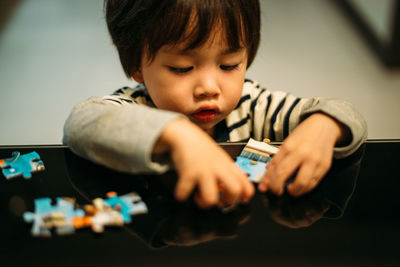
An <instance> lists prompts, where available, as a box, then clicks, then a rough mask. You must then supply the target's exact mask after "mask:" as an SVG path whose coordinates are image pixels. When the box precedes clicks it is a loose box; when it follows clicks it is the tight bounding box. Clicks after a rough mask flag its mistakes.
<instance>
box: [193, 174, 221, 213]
mask: <svg viewBox="0 0 400 267" xmlns="http://www.w3.org/2000/svg"><path fill="white" fill-rule="evenodd" d="M218 199H219V196H218V188H217V184H216V182H215V180H214V179H210V178H208V177H205V178H204V179H200V183H199V193H198V197H197V196H196V202H197V204H198V205H199V206H200V207H202V208H208V207H211V206H213V205H215V204H217V202H218Z"/></svg>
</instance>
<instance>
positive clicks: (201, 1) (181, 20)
mask: <svg viewBox="0 0 400 267" xmlns="http://www.w3.org/2000/svg"><path fill="white" fill-rule="evenodd" d="M166 2H170V1H166ZM172 2H175V5H172V4H169V5H166V7H165V9H164V10H163V13H162V14H157V15H156V16H159V24H158V25H157V26H156V27H154V29H151V30H150V29H149V30H150V32H149V33H150V35H149V36H148V40H147V41H146V43H147V45H148V48H149V52H150V57H151V58H153V57H154V56H155V54H156V52H157V51H158V50H159V49H160V48H161V47H162V46H164V45H171V46H174V45H178V44H179V45H181V44H184V48H183V49H184V50H191V49H195V48H197V47H200V46H202V45H203V44H205V43H206V42H207V41H208V40H210V39H211V38H213V37H214V36H212V35H214V34H219V31H220V30H221V33H222V34H225V41H226V44H227V46H228V47H229V48H230V49H231V50H237V49H239V48H241V47H243V46H244V47H247V40H248V39H247V38H246V36H248V33H246V32H245V29H243V27H242V26H243V22H242V17H243V16H242V14H240V8H239V7H236V6H235V5H234V4H233V3H232V2H234V1H226V0H191V1H187V0H180V1H172ZM226 2H229V3H226Z"/></svg>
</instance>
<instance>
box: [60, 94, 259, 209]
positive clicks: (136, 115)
mask: <svg viewBox="0 0 400 267" xmlns="http://www.w3.org/2000/svg"><path fill="white" fill-rule="evenodd" d="M64 143H65V144H68V145H70V146H71V148H72V149H73V151H74V152H76V153H77V154H79V155H81V156H83V157H85V158H88V159H90V160H92V161H94V162H97V163H100V164H102V165H105V166H108V167H110V168H112V169H117V170H120V171H124V172H131V173H139V172H150V171H151V172H154V171H157V172H160V173H161V172H163V171H166V170H167V169H168V167H169V166H168V165H166V164H164V165H162V164H159V163H156V162H153V161H151V158H152V156H153V155H156V154H167V155H168V156H169V158H170V159H171V160H172V163H173V164H174V167H175V169H176V171H177V173H178V178H179V179H178V182H177V185H176V188H175V196H176V198H177V199H178V200H185V199H186V198H188V196H189V195H190V194H191V193H192V192H193V191H194V190H195V188H197V189H198V194H196V197H195V201H196V203H197V204H198V205H199V206H200V207H209V206H213V205H216V204H217V203H218V201H219V192H218V187H219V185H223V186H224V189H225V192H226V194H227V197H226V199H225V200H226V202H227V204H235V203H237V202H242V201H243V202H247V201H248V200H249V199H250V198H251V197H252V195H253V193H254V188H253V185H252V184H251V182H250V181H249V179H248V178H247V175H246V174H245V173H244V172H242V171H241V170H240V168H239V167H238V166H237V165H236V164H235V163H234V161H233V160H232V159H231V158H230V156H229V155H228V154H227V153H226V152H225V151H224V150H223V149H222V148H221V147H219V146H218V145H217V144H216V143H215V142H214V140H213V139H212V138H211V137H210V136H209V135H207V134H206V133H205V132H204V131H203V130H202V129H200V128H199V127H198V126H196V125H195V124H193V123H191V122H190V121H188V120H187V119H184V118H183V116H182V117H181V116H180V115H177V114H175V113H171V112H165V111H160V110H156V109H152V108H147V107H145V106H141V105H137V104H129V105H113V104H111V103H109V102H107V101H104V100H103V99H99V98H93V99H90V100H88V101H86V102H84V103H82V104H80V105H78V106H76V107H75V108H74V110H73V111H72V113H71V115H70V117H69V118H68V119H67V121H66V123H65V127H64Z"/></svg>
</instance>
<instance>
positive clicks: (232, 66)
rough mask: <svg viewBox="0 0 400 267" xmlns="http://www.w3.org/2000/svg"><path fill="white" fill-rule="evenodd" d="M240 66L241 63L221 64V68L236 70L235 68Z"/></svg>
mask: <svg viewBox="0 0 400 267" xmlns="http://www.w3.org/2000/svg"><path fill="white" fill-rule="evenodd" d="M238 66H239V64H235V65H220V66H219V67H220V68H221V70H235V69H237V67H238Z"/></svg>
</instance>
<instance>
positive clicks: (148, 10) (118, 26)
mask: <svg viewBox="0 0 400 267" xmlns="http://www.w3.org/2000/svg"><path fill="white" fill-rule="evenodd" d="M104 8H105V12H106V20H107V26H108V30H109V32H110V35H111V38H112V40H113V42H114V44H115V46H116V47H117V50H118V53H119V58H120V60H121V64H122V67H123V69H124V71H125V74H126V75H127V76H128V77H130V76H131V75H132V73H134V72H135V71H137V70H139V68H140V66H141V59H142V54H143V52H144V51H146V52H148V53H149V59H150V60H151V59H154V56H155V55H156V53H157V51H158V50H159V49H160V48H161V47H162V46H164V45H174V44H177V43H179V42H181V41H184V42H185V43H186V44H187V46H186V49H194V48H196V47H199V46H201V45H202V44H204V43H205V42H206V41H207V40H208V39H209V37H210V33H211V32H212V29H214V28H215V27H216V26H219V24H220V23H221V25H222V27H223V29H225V32H226V41H227V44H228V46H229V47H230V48H231V49H233V50H236V49H238V48H240V47H242V46H244V47H245V48H247V52H248V63H247V66H250V64H251V63H252V62H253V60H254V57H255V55H256V53H257V49H258V45H259V42H260V4H259V1H258V0H105V1H104ZM193 23H194V25H193ZM188 25H189V27H188ZM193 26H194V27H193ZM145 49H146V50H145Z"/></svg>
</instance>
